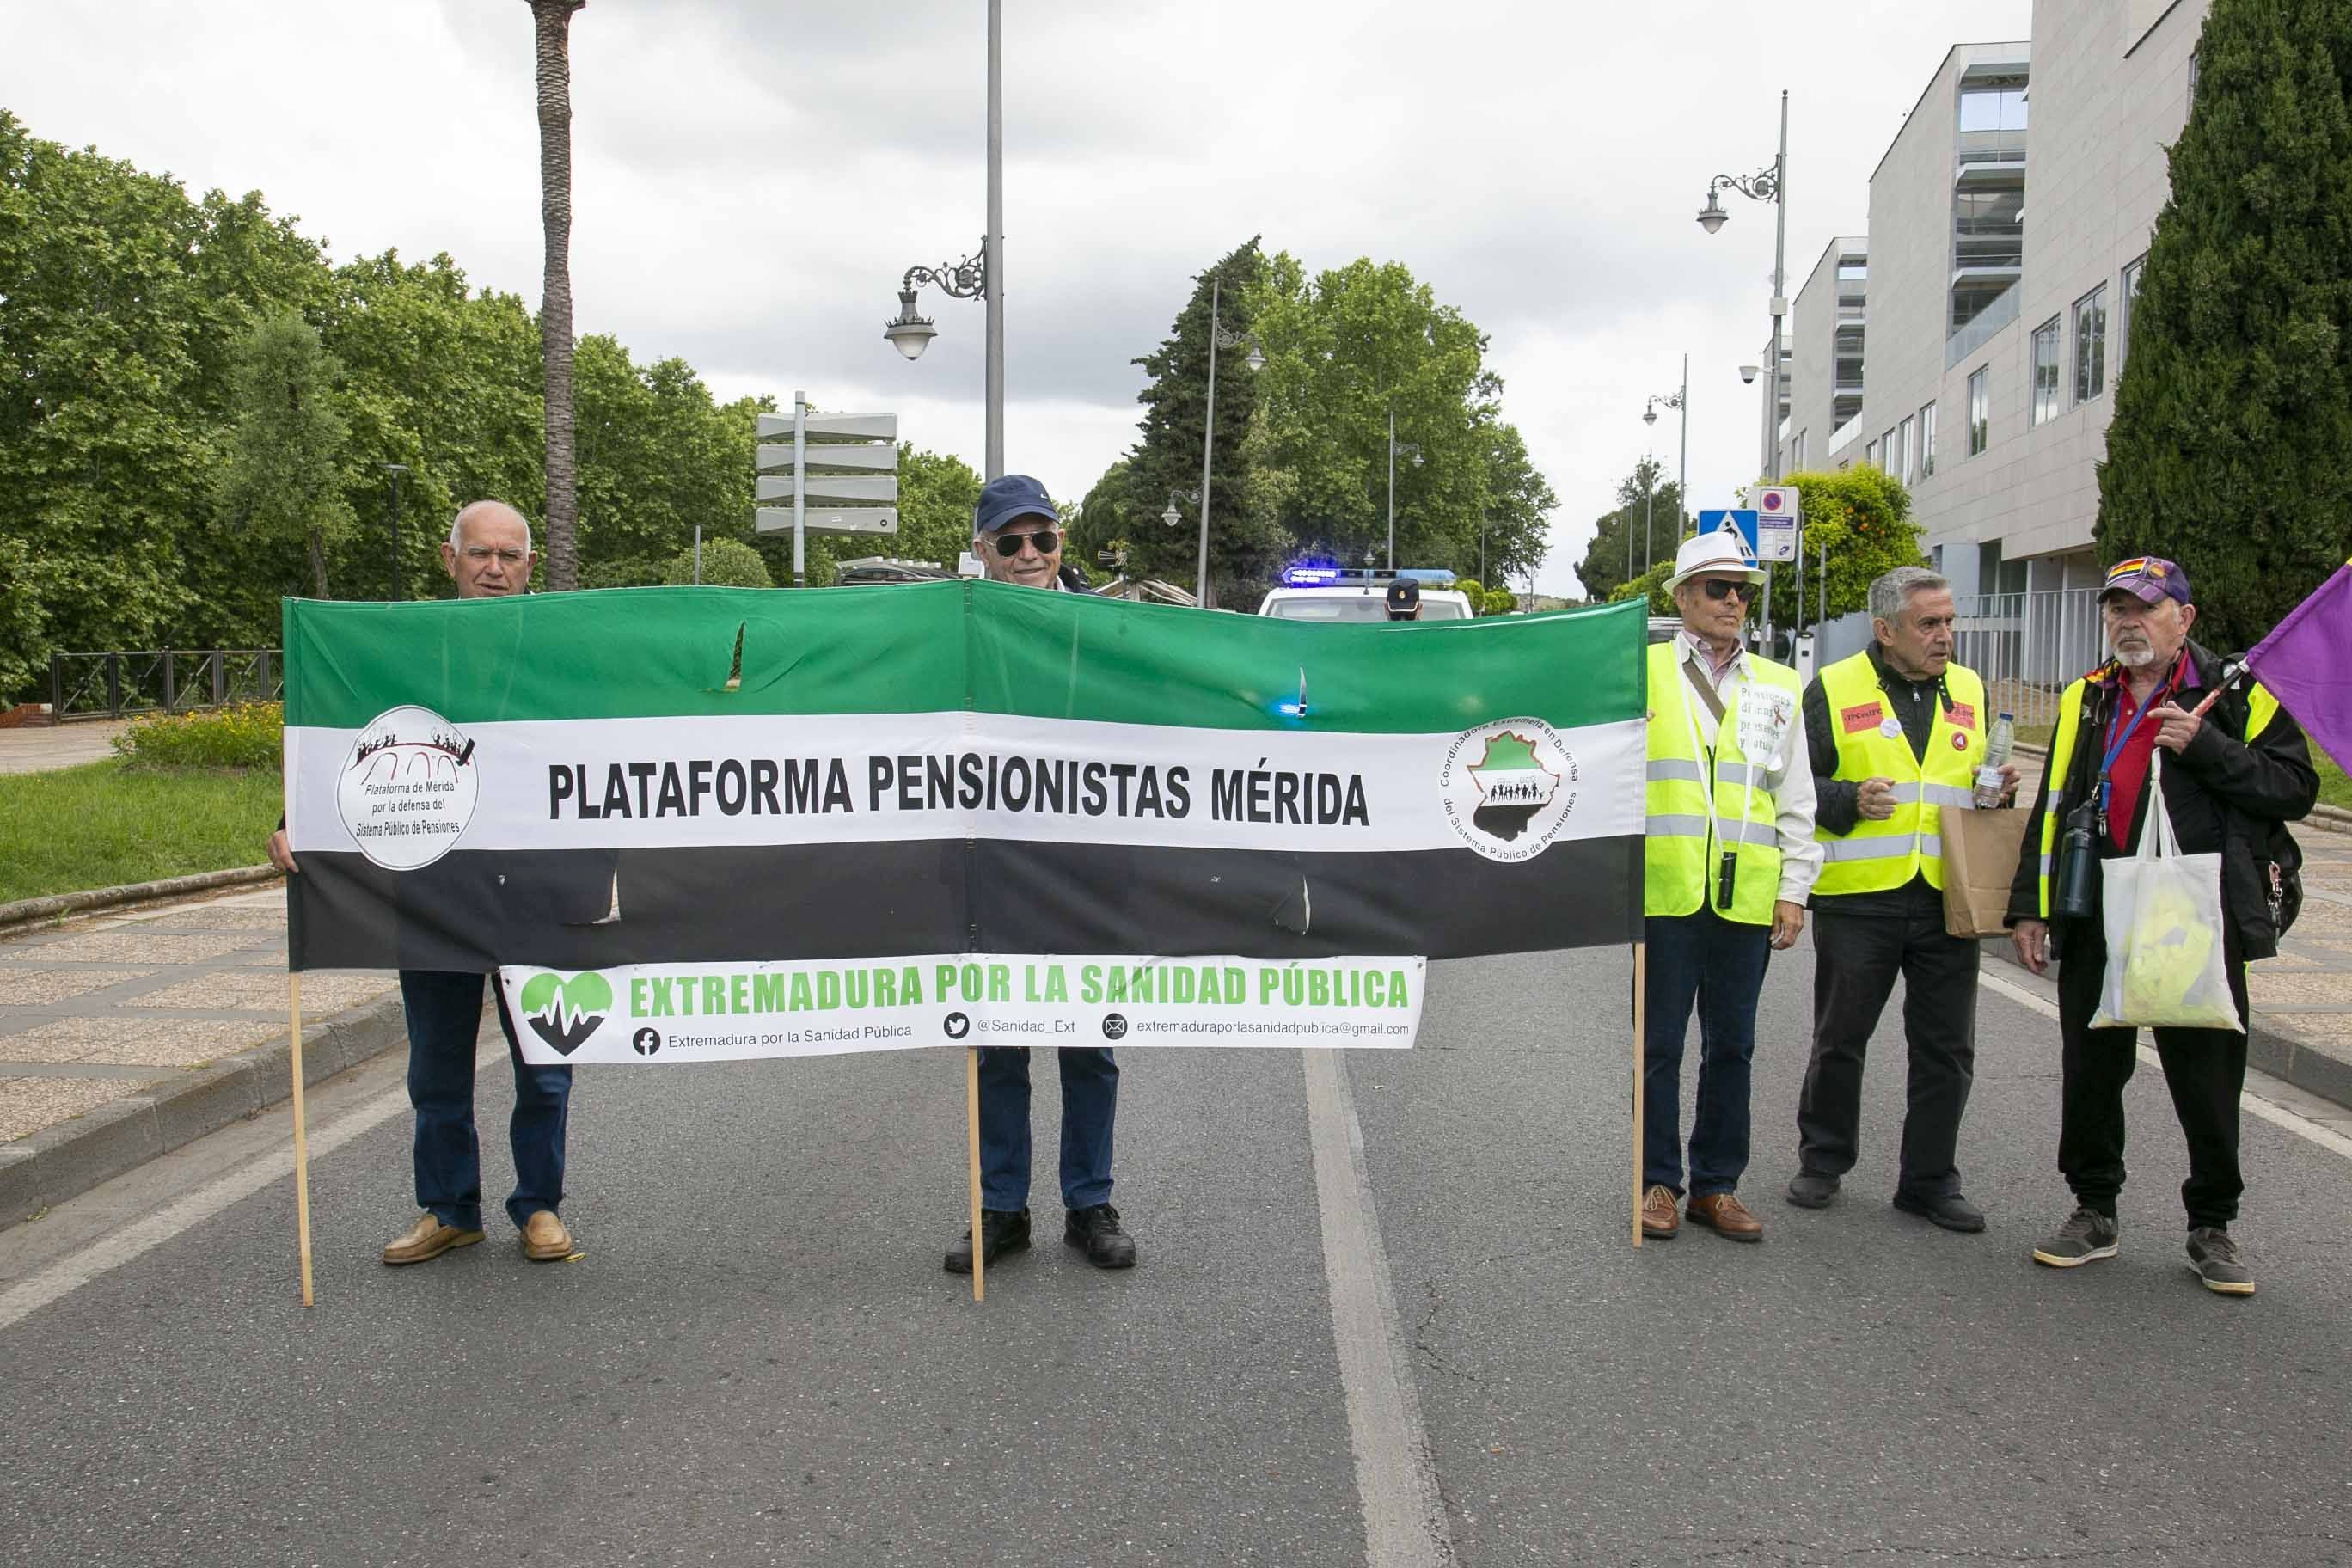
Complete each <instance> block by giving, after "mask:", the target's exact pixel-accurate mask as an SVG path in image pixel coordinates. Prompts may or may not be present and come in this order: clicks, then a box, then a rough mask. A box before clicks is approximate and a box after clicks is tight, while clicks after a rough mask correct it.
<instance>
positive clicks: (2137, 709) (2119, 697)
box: [2098, 660, 2180, 818]
mask: <svg viewBox="0 0 2352 1568" xmlns="http://www.w3.org/2000/svg"><path fill="white" fill-rule="evenodd" d="M2179 674H2180V666H2179V662H2178V661H2177V660H2176V661H2175V663H2174V665H2173V667H2172V672H2171V674H2169V675H2167V676H2166V677H2165V678H2164V679H2162V680H2161V681H2158V683H2157V686H2156V689H2154V690H2152V691H2150V692H2149V693H2148V694H2147V697H2146V699H2144V700H2141V701H2140V702H2138V703H2137V704H2135V705H2134V706H2133V708H2132V710H2131V717H2130V718H2128V719H2126V720H2125V721H2124V722H2123V723H2121V724H2119V725H2116V726H2115V727H2114V730H2113V732H2112V734H2111V736H2110V738H2109V740H2108V741H2107V743H2106V747H2105V750H2104V751H2103V752H2101V754H2100V757H2099V778H2098V784H2099V816H2101V817H2102V818H2104V817H2105V816H2106V815H2107V803H2108V802H2109V801H2110V800H2111V799H2112V798H2114V795H2115V785H2114V784H2112V783H2111V782H2110V781H2109V779H2108V774H2109V773H2110V772H2111V771H2112V770H2113V769H2114V767H2115V765H2116V758H2117V757H2120V756H2122V755H2123V754H2124V748H2125V747H2126V746H2127V745H2129V744H2130V743H2131V738H2132V733H2133V731H2136V730H2137V729H2138V728H2139V721H2141V720H2142V719H2144V718H2146V717H2147V712H2148V710H2149V709H2151V708H2154V707H2155V706H2156V705H2157V703H2158V702H2159V701H2161V700H2164V699H2165V698H2167V697H2168V696H2170V695H2171V694H2172V683H2173V681H2174V680H2175V679H2178V678H2179ZM2130 687H2131V683H2130V682H2129V681H2127V680H2126V679H2124V677H2123V674H2122V672H2121V671H2120V670H2118V671H2117V672H2116V709H2117V710H2120V709H2121V708H2122V707H2123V699H2124V696H2125V694H2126V692H2128V691H2129V689H2130Z"/></svg>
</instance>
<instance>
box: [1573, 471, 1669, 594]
mask: <svg viewBox="0 0 2352 1568" xmlns="http://www.w3.org/2000/svg"><path fill="white" fill-rule="evenodd" d="M1664 472H1665V466H1664V464H1662V463H1660V462H1659V461H1657V459H1656V458H1642V459H1641V460H1640V461H1639V462H1637V463H1635V464H1634V465H1633V472H1632V473H1631V474H1628V475H1627V476H1626V477H1625V479H1624V480H1623V482H1622V483H1621V484H1619V485H1618V487H1617V505H1616V507H1615V508H1614V509H1613V510H1609V511H1605V512H1602V513H1601V515H1600V516H1599V517H1598V518H1595V519H1594V520H1593V535H1592V542H1591V545H1589V546H1588V547H1587V548H1586V549H1585V552H1584V559H1583V560H1581V561H1580V562H1578V563H1577V565H1576V574H1577V576H1578V577H1579V578H1580V580H1582V582H1583V584H1584V592H1585V594H1586V595H1588V596H1589V597H1591V599H1593V600H1595V601H1596V602H1597V601H1601V600H1605V599H1610V598H1613V597H1615V596H1616V594H1617V589H1618V587H1619V586H1620V585H1621V584H1623V583H1625V582H1626V581H1627V580H1628V578H1629V577H1634V576H1639V575H1640V574H1642V572H1643V569H1644V563H1652V564H1654V563H1656V562H1657V561H1658V560H1660V559H1661V558H1664V559H1666V560H1672V559H1673V558H1674V553H1675V546H1676V545H1677V544H1679V543H1680V542H1682V534H1683V528H1684V526H1685V518H1684V515H1683V510H1682V490H1681V489H1680V488H1679V487H1678V486H1677V485H1675V483H1674V482H1673V481H1671V480H1667V481H1665V482H1663V483H1662V482H1661V480H1662V479H1664ZM1645 528H1646V529H1647V530H1648V542H1647V543H1646V545H1645V544H1644V542H1643V530H1644V529H1645ZM1629 566H1630V568H1631V570H1630V571H1629V570H1628V567H1629Z"/></svg>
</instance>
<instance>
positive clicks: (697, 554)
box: [694, 523, 702, 588]
mask: <svg viewBox="0 0 2352 1568" xmlns="http://www.w3.org/2000/svg"><path fill="white" fill-rule="evenodd" d="M694 585H695V586H696V587H698V588H699V587H701V586H702V524H700V523H696V524H695V525H694Z"/></svg>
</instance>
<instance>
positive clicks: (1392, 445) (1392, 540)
mask: <svg viewBox="0 0 2352 1568" xmlns="http://www.w3.org/2000/svg"><path fill="white" fill-rule="evenodd" d="M1399 452H1402V453H1403V454H1404V455H1405V456H1406V457H1408V458H1412V466H1413V467H1414V468H1419V467H1421V448H1420V447H1416V446H1414V445H1413V444H1412V442H1411V441H1400V440H1398V439H1397V438H1396V405H1394V404H1391V405H1389V570H1390V571H1391V572H1393V571H1395V570H1396V460H1397V454H1398V453H1399Z"/></svg>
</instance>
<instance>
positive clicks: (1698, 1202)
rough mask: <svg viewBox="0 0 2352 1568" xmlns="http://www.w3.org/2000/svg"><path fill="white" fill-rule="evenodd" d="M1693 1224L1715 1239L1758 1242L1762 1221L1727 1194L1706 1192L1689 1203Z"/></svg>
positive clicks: (1736, 1199) (1761, 1232) (1760, 1236)
mask: <svg viewBox="0 0 2352 1568" xmlns="http://www.w3.org/2000/svg"><path fill="white" fill-rule="evenodd" d="M1689 1214H1690V1218H1691V1223H1692V1224H1693V1225H1703V1226H1706V1228H1707V1229H1709V1230H1711V1231H1713V1232H1715V1234H1716V1235H1717V1236H1726V1237H1730V1238H1731V1239H1732V1240H1734V1241H1761V1240H1763V1239H1764V1222H1763V1221H1762V1220H1760V1219H1758V1218H1757V1217H1756V1216H1755V1215H1752V1214H1749V1213H1748V1210H1747V1208H1746V1206H1745V1205H1742V1204H1741V1203H1740V1201H1739V1199H1738V1197H1737V1196H1736V1195H1734V1194H1730V1193H1709V1194H1706V1196H1705V1197H1703V1198H1693V1199H1691V1201H1690V1204H1689Z"/></svg>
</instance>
